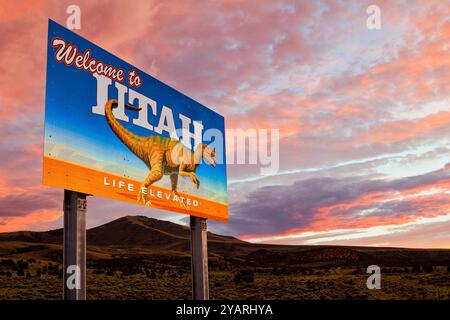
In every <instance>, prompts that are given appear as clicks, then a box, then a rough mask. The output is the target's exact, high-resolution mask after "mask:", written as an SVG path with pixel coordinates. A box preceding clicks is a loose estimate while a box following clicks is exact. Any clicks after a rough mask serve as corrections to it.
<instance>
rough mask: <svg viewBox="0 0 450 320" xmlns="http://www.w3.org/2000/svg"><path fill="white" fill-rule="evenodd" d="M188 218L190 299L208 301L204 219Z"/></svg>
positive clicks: (205, 227) (206, 248) (205, 225)
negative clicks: (189, 231)
mask: <svg viewBox="0 0 450 320" xmlns="http://www.w3.org/2000/svg"><path fill="white" fill-rule="evenodd" d="M190 218H191V219H190V226H191V254H192V260H191V264H192V266H191V268H192V270H191V271H192V298H193V299H194V300H209V281H208V247H207V230H206V229H207V224H206V219H204V218H199V217H194V216H191V217H190Z"/></svg>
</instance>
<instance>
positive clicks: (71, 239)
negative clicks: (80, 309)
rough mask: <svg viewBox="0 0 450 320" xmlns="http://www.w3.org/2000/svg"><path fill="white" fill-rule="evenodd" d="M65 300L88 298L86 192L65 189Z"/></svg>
mask: <svg viewBox="0 0 450 320" xmlns="http://www.w3.org/2000/svg"><path fill="white" fill-rule="evenodd" d="M63 255H64V257H63V265H64V266H63V268H64V269H63V274H64V276H63V281H64V283H63V287H64V294H63V298H64V300H85V299H86V194H84V193H79V192H75V191H70V190H64V252H63Z"/></svg>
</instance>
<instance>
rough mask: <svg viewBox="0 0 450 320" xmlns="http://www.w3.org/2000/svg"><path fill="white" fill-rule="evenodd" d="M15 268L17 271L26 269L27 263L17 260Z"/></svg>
mask: <svg viewBox="0 0 450 320" xmlns="http://www.w3.org/2000/svg"><path fill="white" fill-rule="evenodd" d="M17 268H19V269H28V262H26V261H23V260H19V261H18V262H17Z"/></svg>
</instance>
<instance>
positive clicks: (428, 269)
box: [423, 266, 434, 273]
mask: <svg viewBox="0 0 450 320" xmlns="http://www.w3.org/2000/svg"><path fill="white" fill-rule="evenodd" d="M423 271H425V272H426V273H431V272H433V271H434V268H433V266H424V267H423Z"/></svg>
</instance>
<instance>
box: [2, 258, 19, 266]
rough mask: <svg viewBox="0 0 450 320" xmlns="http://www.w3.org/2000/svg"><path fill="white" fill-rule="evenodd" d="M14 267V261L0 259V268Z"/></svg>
mask: <svg viewBox="0 0 450 320" xmlns="http://www.w3.org/2000/svg"><path fill="white" fill-rule="evenodd" d="M15 265H16V263H15V262H14V260H11V259H2V260H0V266H4V267H13V266H15Z"/></svg>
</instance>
